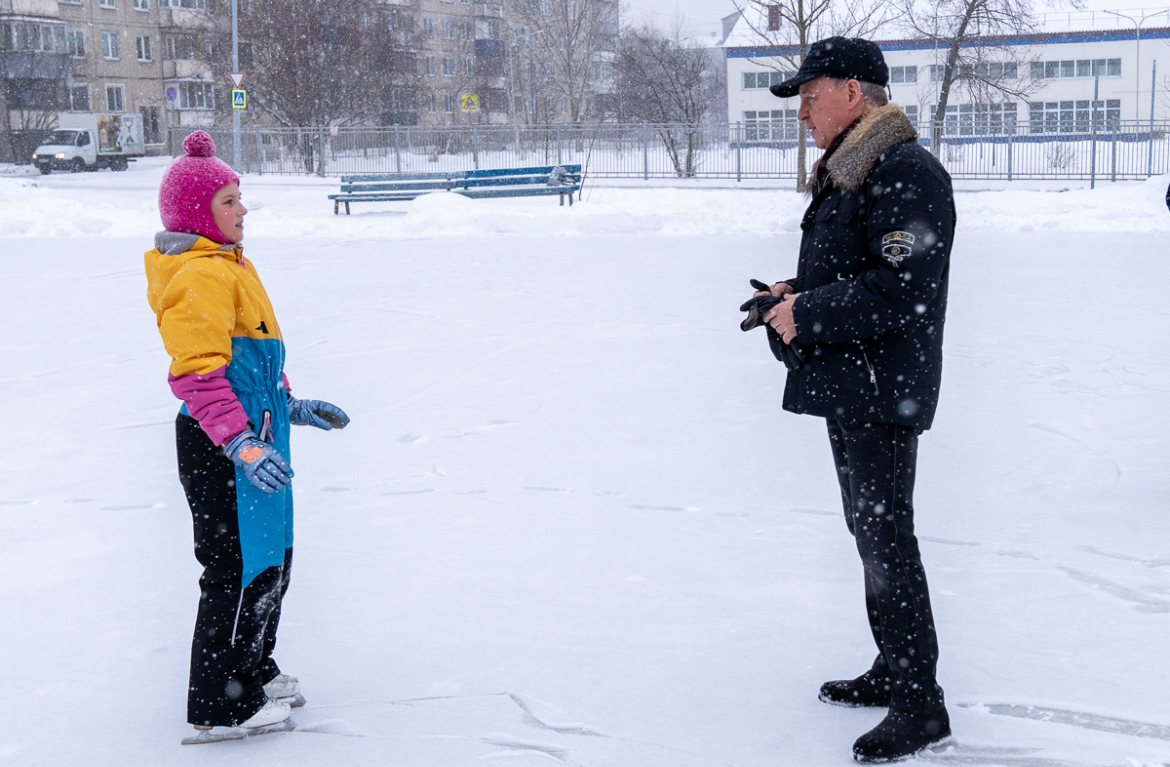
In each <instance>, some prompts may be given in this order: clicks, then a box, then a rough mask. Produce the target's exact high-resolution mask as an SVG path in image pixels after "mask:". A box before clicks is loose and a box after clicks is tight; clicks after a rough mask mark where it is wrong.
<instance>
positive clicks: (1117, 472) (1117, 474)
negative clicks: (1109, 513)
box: [1028, 421, 1121, 498]
mask: <svg viewBox="0 0 1170 767" xmlns="http://www.w3.org/2000/svg"><path fill="white" fill-rule="evenodd" d="M1028 426H1031V427H1032V428H1033V429H1038V430H1040V431H1046V432H1048V433H1049V434H1055V435H1056V436H1058V437H1064V438H1065V439H1067V440H1068V441H1070V442H1073V443H1075V444H1077V445H1080V446H1081V447H1082V448H1084V450H1085V451H1086V452H1088V453H1090V454H1091V455H1095V456H1096V457H1098V458H1100V459H1101V460H1103V461H1108V462H1109V465H1110V466H1112V467H1113V483H1112V484H1111V485H1109V489H1108V490H1106V491H1105V492H1103V493H1101V494H1100V495H1098V496H1095V497H1096V498H1104V497H1105V496H1107V495H1109V494H1110V493H1112V492H1113V489H1114V488H1116V487H1117V483H1118V482H1119V481H1121V466H1120V464H1118V463H1117V461H1115V460H1113V459H1112V458H1110V457H1109V456H1107V455H1104V454H1103V453H1100V452H1098V451H1096V450H1094V449H1093V448H1091V447H1089V446H1088V445H1086V444H1085V443H1084V442H1081V441H1080V440H1079V439H1077V438H1076V437H1074V436H1072V435H1071V434H1066V433H1065V432H1063V431H1061V430H1060V429H1056V428H1053V427H1051V426H1048V425H1047V424H1043V423H1037V422H1036V421H1029V422H1028Z"/></svg>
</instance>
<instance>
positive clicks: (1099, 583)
mask: <svg viewBox="0 0 1170 767" xmlns="http://www.w3.org/2000/svg"><path fill="white" fill-rule="evenodd" d="M1057 569H1058V570H1061V571H1063V572H1064V573H1066V574H1067V575H1068V576H1069V577H1070V578H1072V579H1073V580H1076V581H1080V582H1081V583H1083V584H1085V585H1086V586H1088V587H1089V588H1091V589H1094V590H1097V591H1103V592H1105V593H1106V594H1108V595H1109V596H1112V597H1116V598H1117V599H1120V600H1122V601H1124V602H1130V603H1132V604H1134V605H1136V607H1134V609H1135V610H1137V611H1138V612H1140V613H1170V602H1167V601H1166V600H1164V599H1158V598H1157V597H1151V596H1147V595H1145V594H1143V593H1142V592H1140V591H1137V590H1136V589H1131V588H1128V587H1126V586H1122V585H1120V584H1117V583H1113V582H1112V581H1107V580H1105V579H1104V578H1102V577H1100V576H1098V575H1093V574H1092V573H1083V572H1081V571H1080V570H1074V569H1072V568H1071V567H1059V568H1057Z"/></svg>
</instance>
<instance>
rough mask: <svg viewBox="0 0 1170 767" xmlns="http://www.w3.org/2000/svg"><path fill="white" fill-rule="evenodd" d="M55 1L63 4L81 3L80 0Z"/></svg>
mask: <svg viewBox="0 0 1170 767" xmlns="http://www.w3.org/2000/svg"><path fill="white" fill-rule="evenodd" d="M57 2H58V3H62V4H65V5H81V0H57Z"/></svg>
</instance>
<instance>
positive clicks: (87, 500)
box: [0, 498, 97, 503]
mask: <svg viewBox="0 0 1170 767" xmlns="http://www.w3.org/2000/svg"><path fill="white" fill-rule="evenodd" d="M96 500H97V498H66V499H65V503H93V502H94V501H96ZM0 503H3V501H0Z"/></svg>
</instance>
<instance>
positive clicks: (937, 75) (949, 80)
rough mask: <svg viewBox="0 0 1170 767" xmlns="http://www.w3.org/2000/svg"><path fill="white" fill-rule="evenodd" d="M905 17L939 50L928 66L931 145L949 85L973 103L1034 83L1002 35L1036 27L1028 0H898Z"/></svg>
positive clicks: (1019, 94) (1023, 92)
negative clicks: (924, 0) (937, 61)
mask: <svg viewBox="0 0 1170 767" xmlns="http://www.w3.org/2000/svg"><path fill="white" fill-rule="evenodd" d="M903 2H904V4H903V6H902V10H903V12H904V15H905V19H906V23H907V25H908V26H909V27H910V29H911V30H912V31H913V33H914V35H915V36H916V37H919V38H925V39H927V40H931V41H933V42H934V43H935V45H936V46H937V47H938V49H939V51H940V53H942V55H943V57H944V58H943V63H942V64H941V65H937V68H932V69H933V70H934V74H933V76H932V80H934V81H936V82H938V101H937V106H936V107H935V110H934V114H933V115H932V123H933V124H932V127H931V142H930V146H931V150H932V151H933V152H934V153H935V154H936V155H937V154H938V152H939V147H940V146H941V144H942V134H943V123H944V121H945V120H946V113H947V102H948V101H949V99H950V96H951V92H952V90H953V89H954V88H955V87H956V86H958V85H962V86H964V87H965V88H966V89H967V91H968V93H969V94H970V95H971V96H972V97H973V99H974V102H975V104H978V105H982V106H984V107H986V106H988V105H990V104H991V102H993V101H995V100H997V99H1004V98H1024V97H1026V96H1027V95H1028V94H1029V93H1031V92H1033V91H1034V90H1035V89H1036V87H1037V86H1038V83H1036V82H1035V81H1033V80H1032V79H1031V78H1030V76H1029V74H1028V73H1027V72H1026V71H1025V69H1026V68H1027V67H1026V65H1027V64H1028V62H1027V61H1025V60H1024V59H1023V58H1022V57H1021V56H1020V54H1019V53H1017V51H1018V47H1016V46H1010V45H1008V38H1010V37H1019V36H1021V35H1028V34H1030V33H1033V32H1035V30H1036V16H1035V14H1034V13H1033V11H1032V3H1031V0H934V1H933V2H930V3H928V4H926V5H923V4H921V3H919V2H916V0H903Z"/></svg>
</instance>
